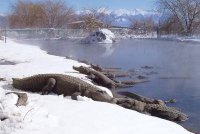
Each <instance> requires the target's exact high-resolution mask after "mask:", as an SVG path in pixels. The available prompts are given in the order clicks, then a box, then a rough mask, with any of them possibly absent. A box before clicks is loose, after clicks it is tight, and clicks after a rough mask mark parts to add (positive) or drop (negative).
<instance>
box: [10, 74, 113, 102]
mask: <svg viewBox="0 0 200 134" xmlns="http://www.w3.org/2000/svg"><path fill="white" fill-rule="evenodd" d="M13 87H15V88H17V89H21V90H24V91H31V92H42V94H43V95H44V94H48V93H50V92H54V93H56V94H58V95H61V94H63V95H64V96H72V98H73V99H77V96H78V95H81V96H86V97H89V98H91V99H93V100H95V101H103V102H112V100H113V98H112V97H111V96H110V95H108V94H107V93H106V92H105V91H102V90H101V89H99V88H98V87H96V86H93V85H91V84H89V83H87V82H85V81H83V80H81V79H79V78H76V77H73V76H69V75H63V74H38V75H34V76H31V77H27V78H23V79H18V78H13Z"/></svg>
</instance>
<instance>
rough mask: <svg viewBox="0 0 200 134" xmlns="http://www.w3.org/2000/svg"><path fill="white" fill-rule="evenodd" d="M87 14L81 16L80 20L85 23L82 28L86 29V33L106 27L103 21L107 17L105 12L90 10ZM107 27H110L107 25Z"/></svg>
mask: <svg viewBox="0 0 200 134" xmlns="http://www.w3.org/2000/svg"><path fill="white" fill-rule="evenodd" d="M85 12H86V13H85V14H83V15H81V16H80V20H82V21H83V22H84V23H83V25H82V26H81V28H83V29H85V30H86V31H93V30H95V29H97V28H103V27H106V26H105V24H104V22H103V21H102V19H103V18H104V16H105V14H104V13H103V12H98V10H97V9H89V10H85ZM107 27H109V26H108V25H107Z"/></svg>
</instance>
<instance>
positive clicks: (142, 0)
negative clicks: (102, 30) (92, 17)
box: [0, 0, 155, 13]
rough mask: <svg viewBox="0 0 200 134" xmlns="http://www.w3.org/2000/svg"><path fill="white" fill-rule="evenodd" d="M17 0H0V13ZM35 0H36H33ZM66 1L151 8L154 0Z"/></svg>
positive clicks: (68, 0)
mask: <svg viewBox="0 0 200 134" xmlns="http://www.w3.org/2000/svg"><path fill="white" fill-rule="evenodd" d="M16 1H17V0H0V13H7V12H8V11H9V8H10V4H11V3H15V2H16ZM34 1H37V0H34ZM65 1H66V3H68V4H69V5H71V6H73V7H74V8H75V9H83V8H91V7H92V8H99V7H106V8H108V9H121V8H123V9H136V8H139V9H153V8H154V7H155V5H154V4H155V0H65Z"/></svg>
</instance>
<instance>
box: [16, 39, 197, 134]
mask: <svg viewBox="0 0 200 134" xmlns="http://www.w3.org/2000/svg"><path fill="white" fill-rule="evenodd" d="M20 42H23V43H28V44H31V45H38V46H40V48H41V49H43V50H45V51H47V52H48V53H50V54H53V55H58V56H71V57H73V58H75V59H81V60H87V61H89V62H91V63H95V64H99V65H101V66H103V67H119V68H122V69H123V70H136V71H139V72H143V74H142V75H145V76H147V77H148V78H149V80H150V81H149V82H147V83H142V84H139V85H136V86H134V87H132V88H128V89H124V90H128V91H132V92H135V93H138V94H141V95H144V96H147V97H151V98H157V99H163V100H168V99H171V98H173V99H176V100H177V102H176V103H175V104H170V105H171V106H174V107H178V108H180V109H181V110H182V111H183V112H185V113H187V114H188V115H189V120H188V121H186V122H184V123H181V125H182V126H184V127H185V128H187V129H189V130H192V131H194V132H198V133H199V132H200V59H199V58H200V44H198V43H189V42H176V41H163V40H152V39H133V40H122V41H120V42H119V43H116V44H113V45H98V44H93V45H85V44H80V43H79V40H67V41H64V40H43V41H41V40H40V41H33V40H32V41H31V40H29V41H20ZM144 66H152V67H153V68H149V69H144V68H142V67H144Z"/></svg>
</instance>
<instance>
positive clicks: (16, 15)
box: [8, 0, 74, 28]
mask: <svg viewBox="0 0 200 134" xmlns="http://www.w3.org/2000/svg"><path fill="white" fill-rule="evenodd" d="M73 15H74V10H73V9H72V8H71V7H68V6H66V4H65V3H64V1H62V0H59V1H57V0H56V1H55V0H54V1H53V0H46V1H42V2H31V1H25V0H19V1H18V2H17V3H16V4H13V5H12V11H11V14H10V15H9V17H8V22H9V25H10V27H11V28H33V27H37V28H38V27H43V28H44V27H46V28H62V27H64V26H66V25H67V23H69V22H70V21H72V19H73Z"/></svg>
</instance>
